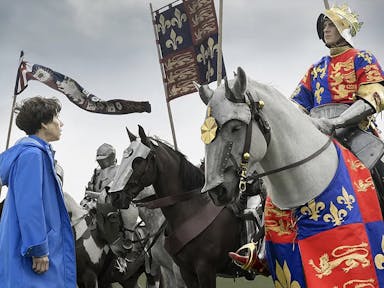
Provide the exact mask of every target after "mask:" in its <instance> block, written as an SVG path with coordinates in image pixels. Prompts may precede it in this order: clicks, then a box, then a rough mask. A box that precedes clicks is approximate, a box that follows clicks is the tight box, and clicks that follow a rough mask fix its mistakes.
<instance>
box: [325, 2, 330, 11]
mask: <svg viewBox="0 0 384 288" xmlns="http://www.w3.org/2000/svg"><path fill="white" fill-rule="evenodd" d="M324 7H325V9H327V10H329V2H328V0H324Z"/></svg>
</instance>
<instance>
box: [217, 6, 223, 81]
mask: <svg viewBox="0 0 384 288" xmlns="http://www.w3.org/2000/svg"><path fill="white" fill-rule="evenodd" d="M217 42H218V43H217V44H218V47H219V49H218V50H217V87H219V86H220V84H221V79H222V77H223V76H222V75H223V71H222V70H223V51H222V42H223V0H220V2H219V36H218V39H217Z"/></svg>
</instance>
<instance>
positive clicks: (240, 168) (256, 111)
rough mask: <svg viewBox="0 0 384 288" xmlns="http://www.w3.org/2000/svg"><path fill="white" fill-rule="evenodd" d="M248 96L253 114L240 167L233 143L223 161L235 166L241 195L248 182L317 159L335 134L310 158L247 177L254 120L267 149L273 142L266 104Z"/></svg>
mask: <svg viewBox="0 0 384 288" xmlns="http://www.w3.org/2000/svg"><path fill="white" fill-rule="evenodd" d="M246 96H247V98H248V101H249V103H248V105H249V108H250V112H251V118H250V121H249V123H248V124H247V131H246V134H245V142H244V148H243V153H242V156H241V162H240V164H239V165H237V162H236V160H235V159H234V156H233V154H232V153H231V149H232V142H228V143H227V144H226V147H225V150H224V151H225V152H224V161H223V162H225V163H226V162H227V161H228V159H229V158H230V159H231V161H232V163H233V164H234V165H235V167H236V171H237V172H238V175H239V177H240V181H239V191H240V193H243V192H245V191H246V188H247V182H249V181H254V180H258V179H260V178H262V177H264V176H267V175H271V174H275V173H278V172H281V171H284V170H288V169H292V168H294V167H297V166H300V165H302V164H304V163H306V162H308V161H310V160H312V159H314V158H316V157H317V156H319V155H320V154H321V153H322V152H323V151H324V150H326V149H327V148H328V146H329V145H330V144H331V142H332V139H333V134H332V135H331V136H330V137H329V138H328V141H327V142H326V143H325V144H324V145H323V146H322V147H321V148H320V149H318V150H317V151H315V152H314V153H312V154H311V155H309V156H308V157H306V158H304V159H301V160H299V161H297V162H294V163H292V164H288V165H286V166H283V167H280V168H277V169H273V170H270V171H266V172H263V173H257V171H256V170H255V171H254V172H253V173H252V174H251V175H250V176H247V172H248V162H249V159H250V148H251V141H252V123H253V120H255V121H256V123H257V124H258V126H259V128H260V130H261V132H262V134H263V136H264V139H265V141H266V143H267V147H268V145H269V142H270V140H271V127H270V125H269V123H268V121H267V120H266V119H265V117H264V115H263V112H262V108H263V107H264V102H263V101H262V100H257V101H255V100H254V99H253V97H252V94H251V93H250V92H249V91H246ZM222 168H225V167H222Z"/></svg>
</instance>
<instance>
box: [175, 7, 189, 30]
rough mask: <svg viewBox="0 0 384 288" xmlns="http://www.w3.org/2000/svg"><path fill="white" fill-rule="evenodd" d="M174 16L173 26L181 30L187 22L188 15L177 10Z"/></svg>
mask: <svg viewBox="0 0 384 288" xmlns="http://www.w3.org/2000/svg"><path fill="white" fill-rule="evenodd" d="M174 15H175V17H174V18H172V19H171V24H172V26H177V27H178V28H179V29H181V27H182V26H183V22H187V14H185V13H181V12H180V10H179V9H177V8H176V9H175V14H174Z"/></svg>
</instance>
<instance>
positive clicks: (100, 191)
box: [80, 143, 139, 262]
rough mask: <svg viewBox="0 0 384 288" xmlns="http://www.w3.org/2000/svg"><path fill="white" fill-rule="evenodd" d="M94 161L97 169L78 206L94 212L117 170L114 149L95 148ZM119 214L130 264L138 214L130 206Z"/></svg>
mask: <svg viewBox="0 0 384 288" xmlns="http://www.w3.org/2000/svg"><path fill="white" fill-rule="evenodd" d="M96 161H97V163H98V164H99V167H98V168H96V169H95V170H94V172H93V175H92V178H91V180H90V181H89V182H88V186H87V187H86V190H85V195H84V198H83V200H82V201H81V202H80V205H81V206H83V207H84V208H85V209H86V210H88V211H94V209H96V205H97V202H98V201H100V202H102V203H103V202H104V201H105V196H106V189H108V185H109V184H110V183H111V182H112V181H113V178H114V177H115V174H116V172H117V169H118V165H117V159H116V150H115V148H114V147H113V146H112V145H110V144H108V143H104V144H102V145H101V146H100V147H99V148H97V151H96ZM120 213H121V215H122V220H123V224H124V228H125V229H124V230H125V234H126V240H127V241H126V243H125V245H124V247H125V248H126V249H127V256H126V260H127V261H128V262H131V261H133V259H131V258H134V257H135V255H134V251H133V250H132V249H133V244H132V243H133V236H134V235H133V234H134V229H135V227H136V223H137V222H138V216H139V212H138V209H137V207H135V206H130V207H129V208H128V209H120Z"/></svg>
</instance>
